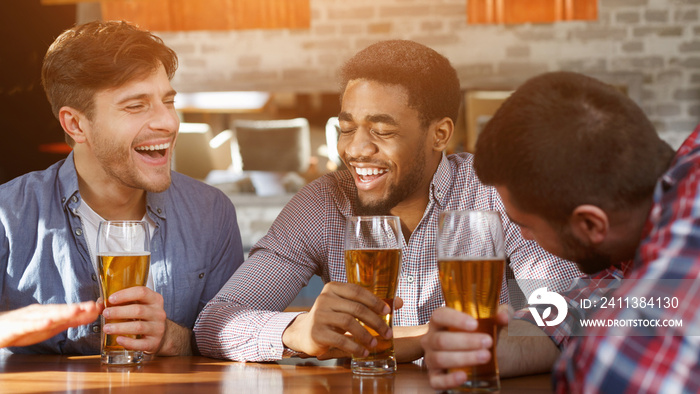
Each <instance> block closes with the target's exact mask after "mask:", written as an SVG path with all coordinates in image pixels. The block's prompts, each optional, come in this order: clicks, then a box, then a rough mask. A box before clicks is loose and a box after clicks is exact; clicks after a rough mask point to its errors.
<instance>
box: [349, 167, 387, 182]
mask: <svg viewBox="0 0 700 394" xmlns="http://www.w3.org/2000/svg"><path fill="white" fill-rule="evenodd" d="M354 168H355V173H356V174H357V177H358V179H359V181H360V182H362V183H368V182H372V181H373V180H375V179H377V178H379V177H381V176H382V175H384V174H386V173H388V172H389V170H388V169H386V168H378V167H354Z"/></svg>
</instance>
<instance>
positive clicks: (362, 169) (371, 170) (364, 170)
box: [355, 167, 388, 175]
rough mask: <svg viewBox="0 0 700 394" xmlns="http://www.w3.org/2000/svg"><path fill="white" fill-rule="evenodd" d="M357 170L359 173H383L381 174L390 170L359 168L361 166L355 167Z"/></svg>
mask: <svg viewBox="0 0 700 394" xmlns="http://www.w3.org/2000/svg"><path fill="white" fill-rule="evenodd" d="M355 172H356V173H357V175H381V174H384V173H386V172H388V170H386V169H383V168H359V167H355Z"/></svg>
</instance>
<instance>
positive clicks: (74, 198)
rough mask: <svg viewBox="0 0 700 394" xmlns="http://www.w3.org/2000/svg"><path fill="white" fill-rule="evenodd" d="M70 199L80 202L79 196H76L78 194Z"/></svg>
mask: <svg viewBox="0 0 700 394" xmlns="http://www.w3.org/2000/svg"><path fill="white" fill-rule="evenodd" d="M70 200H71V201H73V202H78V197H76V196H73V197H71V199H70Z"/></svg>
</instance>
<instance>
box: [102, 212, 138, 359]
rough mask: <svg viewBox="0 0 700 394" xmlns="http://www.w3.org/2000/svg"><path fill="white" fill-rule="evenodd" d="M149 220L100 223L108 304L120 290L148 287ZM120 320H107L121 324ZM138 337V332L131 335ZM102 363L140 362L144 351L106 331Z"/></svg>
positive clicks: (106, 321) (104, 290)
mask: <svg viewBox="0 0 700 394" xmlns="http://www.w3.org/2000/svg"><path fill="white" fill-rule="evenodd" d="M149 238H150V237H149V232H148V223H146V222H143V221H127V220H123V221H112V220H106V221H103V222H101V223H100V226H99V227H98V230H97V253H96V254H97V258H98V268H99V271H100V281H101V285H102V298H103V299H104V301H105V307H110V306H111V304H110V303H109V296H110V295H112V294H114V293H116V292H117V291H120V290H123V289H126V288H129V287H134V286H145V285H146V280H147V279H148V269H149V267H150V265H151V264H150V260H151V252H150V244H151V243H150V239H149ZM119 322H122V321H121V320H119V319H113V320H106V319H105V324H106V323H119ZM131 337H132V338H135V337H136V336H135V335H132V336H131ZM100 349H101V354H102V363H103V364H108V365H132V364H138V363H140V362H141V360H142V359H143V352H141V351H136V350H128V349H126V348H124V347H123V346H121V345H119V344H118V343H117V335H110V334H105V333H104V330H103V333H102V341H101V347H100Z"/></svg>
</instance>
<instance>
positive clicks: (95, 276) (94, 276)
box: [92, 274, 97, 282]
mask: <svg viewBox="0 0 700 394" xmlns="http://www.w3.org/2000/svg"><path fill="white" fill-rule="evenodd" d="M92 280H93V281H95V282H97V274H92Z"/></svg>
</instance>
